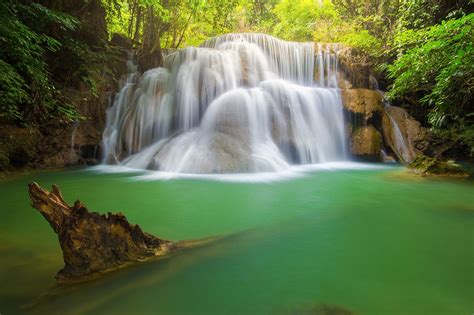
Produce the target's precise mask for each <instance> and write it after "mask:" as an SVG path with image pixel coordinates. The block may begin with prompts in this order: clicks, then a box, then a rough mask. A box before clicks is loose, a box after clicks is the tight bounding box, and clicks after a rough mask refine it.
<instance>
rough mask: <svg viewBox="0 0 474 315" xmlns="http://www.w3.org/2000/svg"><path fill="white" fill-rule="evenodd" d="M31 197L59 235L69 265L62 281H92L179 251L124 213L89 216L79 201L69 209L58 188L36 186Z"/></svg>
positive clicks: (61, 274) (60, 274)
mask: <svg viewBox="0 0 474 315" xmlns="http://www.w3.org/2000/svg"><path fill="white" fill-rule="evenodd" d="M28 193H29V196H30V199H31V204H32V206H33V207H34V208H35V209H37V210H38V211H39V212H40V213H41V214H42V215H43V217H44V218H45V219H46V220H47V221H48V222H49V224H50V225H51V227H52V228H53V230H54V231H55V232H56V233H57V234H58V238H59V243H60V245H61V249H62V251H63V259H64V264H65V266H64V268H63V269H61V270H60V271H59V272H58V273H57V275H56V279H58V280H59V281H70V280H83V279H88V278H91V277H94V276H97V275H100V274H102V273H104V272H107V271H111V270H114V269H118V268H121V267H123V266H126V265H127V264H130V263H133V262H139V261H143V260H144V259H147V258H150V257H156V256H163V255H166V254H168V253H170V252H171V251H173V250H174V249H176V248H177V246H176V243H174V242H171V241H167V240H164V239H161V238H158V237H155V236H153V235H151V234H148V233H145V232H143V231H142V230H141V228H140V227H139V226H138V225H132V224H130V223H129V222H128V221H127V219H126V218H125V216H124V215H123V214H121V213H118V214H112V213H110V212H109V213H108V214H107V215H101V214H98V213H95V212H89V210H87V208H86V207H85V206H84V205H83V204H82V203H81V202H80V201H79V200H78V201H76V202H75V203H74V205H72V206H71V205H68V204H67V203H66V202H65V201H64V199H63V197H62V195H61V192H60V190H59V188H58V187H57V186H53V189H52V191H47V190H45V189H43V188H41V187H40V186H39V185H38V184H36V183H32V184H29V185H28Z"/></svg>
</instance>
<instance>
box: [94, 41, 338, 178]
mask: <svg viewBox="0 0 474 315" xmlns="http://www.w3.org/2000/svg"><path fill="white" fill-rule="evenodd" d="M337 48H338V47H337V45H321V44H319V45H315V44H313V43H296V42H286V41H282V40H279V39H277V38H275V37H271V36H268V35H264V34H251V33H249V34H226V35H222V36H219V37H215V38H211V39H209V40H207V41H205V42H204V43H203V44H202V45H201V46H200V47H188V48H185V49H182V50H180V51H177V52H174V53H172V54H170V55H168V56H166V57H165V61H164V65H163V67H160V68H156V69H152V70H149V71H146V72H145V73H143V75H141V77H139V76H138V74H137V72H136V66H135V65H134V64H133V62H132V61H130V62H129V75H128V79H127V81H126V82H125V84H124V85H123V87H122V89H121V90H120V92H119V93H118V94H117V95H116V97H115V101H114V103H113V106H111V107H110V108H109V110H108V112H107V123H106V128H105V131H104V135H103V149H104V163H120V164H122V165H125V166H127V167H131V168H139V169H152V170H160V171H167V172H178V173H236V172H239V173H242V172H274V171H280V170H284V169H287V168H288V167H289V166H290V165H292V164H314V163H322V162H329V161H337V160H344V159H345V158H346V144H345V143H346V136H345V130H344V122H343V110H342V104H341V97H340V93H339V90H338V89H337V80H336V73H337V59H336V57H335V50H337Z"/></svg>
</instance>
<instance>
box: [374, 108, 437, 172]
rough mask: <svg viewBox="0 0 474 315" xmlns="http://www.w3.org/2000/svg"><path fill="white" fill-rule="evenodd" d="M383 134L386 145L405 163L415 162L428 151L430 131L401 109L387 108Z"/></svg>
mask: <svg viewBox="0 0 474 315" xmlns="http://www.w3.org/2000/svg"><path fill="white" fill-rule="evenodd" d="M382 132H383V138H384V142H385V145H386V146H387V147H389V148H390V149H391V151H392V152H393V153H394V154H395V155H396V156H397V157H398V159H399V160H400V161H401V162H403V163H411V162H413V161H414V160H415V159H416V158H417V157H418V156H420V155H422V154H423V153H424V152H425V151H426V150H427V149H428V146H429V141H428V130H427V129H426V128H423V127H422V126H421V124H420V122H418V121H416V120H415V119H414V118H413V117H411V116H410V115H408V113H407V111H406V110H404V109H403V108H401V107H395V106H385V108H384V114H383V118H382Z"/></svg>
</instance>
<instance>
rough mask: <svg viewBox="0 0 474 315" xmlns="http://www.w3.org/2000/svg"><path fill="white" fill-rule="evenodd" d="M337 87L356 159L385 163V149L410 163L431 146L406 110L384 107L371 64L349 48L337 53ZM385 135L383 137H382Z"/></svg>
mask: <svg viewBox="0 0 474 315" xmlns="http://www.w3.org/2000/svg"><path fill="white" fill-rule="evenodd" d="M338 58H339V62H340V69H341V71H340V73H339V75H338V84H339V87H340V88H341V97H342V102H343V105H344V110H345V113H346V122H347V129H348V134H349V143H350V149H351V153H352V155H353V156H354V157H356V158H357V159H362V160H370V161H382V160H384V159H386V156H385V154H384V153H382V150H384V151H386V152H388V153H389V156H388V158H389V159H391V157H390V155H392V156H393V157H394V158H396V159H398V160H399V161H401V162H402V163H405V164H408V163H411V162H412V161H413V160H414V159H415V158H416V157H417V156H419V155H421V154H423V153H424V152H425V151H426V150H427V149H428V147H429V145H430V144H429V134H428V131H427V129H426V128H423V127H422V126H421V124H420V123H419V122H418V121H416V120H415V119H414V118H413V117H411V116H410V115H409V114H408V113H407V112H406V111H405V110H404V109H403V108H400V107H394V106H389V105H387V106H384V104H383V93H382V92H381V91H378V90H377V89H378V84H377V81H376V79H375V76H374V74H373V73H372V64H371V63H370V61H369V60H368V59H367V57H366V56H363V55H361V54H359V53H357V52H355V51H354V50H351V49H350V48H343V49H341V50H339V51H338ZM382 135H383V137H382Z"/></svg>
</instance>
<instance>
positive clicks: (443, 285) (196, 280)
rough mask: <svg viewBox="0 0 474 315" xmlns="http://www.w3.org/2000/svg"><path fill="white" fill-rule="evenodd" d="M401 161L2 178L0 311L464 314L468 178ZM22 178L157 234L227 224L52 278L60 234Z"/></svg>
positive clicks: (473, 205)
mask: <svg viewBox="0 0 474 315" xmlns="http://www.w3.org/2000/svg"><path fill="white" fill-rule="evenodd" d="M404 172H405V171H404V170H403V169H402V168H400V167H391V168H383V169H356V170H344V169H339V170H333V171H329V170H319V171H313V172H308V173H304V174H299V175H300V176H297V177H295V178H287V179H283V180H277V181H269V182H259V181H257V182H245V181H243V182H232V181H220V180H212V179H205V178H184V179H169V180H149V178H143V177H139V178H137V177H136V175H137V174H134V173H103V172H96V171H90V170H76V171H66V172H56V173H40V174H32V175H28V176H25V177H22V178H17V179H14V180H10V181H3V182H0V200H1V201H0V313H1V314H2V315H10V314H23V313H25V314H206V315H210V314H286V312H287V311H288V310H295V309H298V308H308V307H311V306H312V305H317V304H331V305H338V306H340V307H343V308H345V309H348V310H351V311H353V312H354V313H355V314H360V315H364V314H365V315H428V314H429V315H472V314H473V313H474V185H473V183H472V182H469V181H460V180H452V181H447V180H440V179H425V178H417V177H412V176H405V175H404V174H405V173H404ZM145 179H146V180H145ZM30 181H37V182H38V183H39V184H40V185H42V186H47V187H50V185H51V184H53V183H55V184H58V185H59V186H60V187H61V188H62V191H63V194H64V197H65V198H66V200H68V201H71V202H72V201H74V200H75V199H77V198H80V199H81V201H83V202H84V203H85V204H86V205H87V206H88V208H89V209H91V210H94V211H99V212H107V211H113V212H119V211H122V212H124V213H125V214H126V215H127V217H128V219H129V220H130V221H131V222H132V223H138V224H139V225H140V226H141V227H142V228H143V230H145V231H147V232H150V233H153V234H155V235H158V236H160V237H163V238H167V239H172V240H185V239H198V238H205V237H209V236H221V235H232V236H230V237H228V238H224V239H222V240H220V241H217V242H215V243H213V244H211V245H207V246H204V247H200V248H194V249H190V250H186V251H183V252H181V253H179V254H178V255H176V256H174V257H171V258H168V259H165V260H157V261H152V262H149V263H145V264H141V265H136V266H133V267H131V268H127V269H123V270H120V271H118V272H114V273H112V274H109V275H107V276H105V277H104V278H102V279H100V280H97V281H93V282H89V283H83V284H75V285H70V286H65V287H58V286H55V284H54V283H55V282H54V275H55V273H56V272H57V271H58V270H59V269H60V268H61V267H62V257H61V251H60V248H59V243H58V241H57V238H56V235H55V234H54V233H53V231H52V229H51V228H50V227H49V225H48V223H47V222H46V221H45V220H44V219H43V217H42V216H41V215H40V214H39V213H37V212H36V211H35V210H34V209H32V208H30V206H29V201H28V196H27V191H26V184H27V183H28V182H30ZM28 304H30V306H29V307H25V306H26V305H28Z"/></svg>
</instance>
